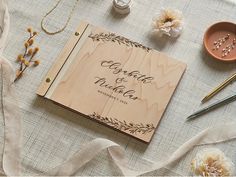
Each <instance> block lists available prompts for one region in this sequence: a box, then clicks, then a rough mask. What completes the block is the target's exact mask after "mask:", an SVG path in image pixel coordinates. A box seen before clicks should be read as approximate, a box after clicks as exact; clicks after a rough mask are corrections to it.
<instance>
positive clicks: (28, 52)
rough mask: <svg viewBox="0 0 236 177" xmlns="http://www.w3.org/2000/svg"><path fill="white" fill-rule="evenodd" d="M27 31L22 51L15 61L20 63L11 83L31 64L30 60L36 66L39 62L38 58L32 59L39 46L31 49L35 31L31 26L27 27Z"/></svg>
mask: <svg viewBox="0 0 236 177" xmlns="http://www.w3.org/2000/svg"><path fill="white" fill-rule="evenodd" d="M27 31H28V33H29V37H28V39H27V40H26V42H25V43H24V47H25V49H24V53H23V54H20V55H18V57H17V61H18V62H19V63H20V66H19V70H17V73H16V78H15V79H14V81H13V83H14V82H16V81H17V80H18V79H19V78H20V77H21V76H22V74H23V72H24V71H25V70H26V69H27V68H28V67H29V66H31V65H32V62H34V66H37V65H38V64H39V60H35V61H33V58H34V56H35V55H36V53H37V52H38V51H39V48H38V47H36V48H34V49H33V47H32V45H33V43H34V40H33V38H34V37H35V36H36V35H37V32H35V31H32V29H31V28H28V29H27Z"/></svg>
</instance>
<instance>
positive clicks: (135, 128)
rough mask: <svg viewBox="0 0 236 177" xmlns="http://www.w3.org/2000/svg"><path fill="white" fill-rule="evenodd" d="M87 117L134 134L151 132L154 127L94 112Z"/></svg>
mask: <svg viewBox="0 0 236 177" xmlns="http://www.w3.org/2000/svg"><path fill="white" fill-rule="evenodd" d="M89 117H90V118H92V119H95V120H98V121H100V122H102V123H104V124H106V125H109V126H111V127H113V128H115V129H118V130H121V131H129V132H130V133H131V134H136V133H141V134H147V133H150V132H152V131H153V130H154V129H155V127H154V125H153V124H142V123H139V124H135V123H128V122H126V121H125V120H123V121H120V120H117V119H113V118H108V117H102V116H100V115H99V114H97V113H95V112H94V113H93V114H91V115H89Z"/></svg>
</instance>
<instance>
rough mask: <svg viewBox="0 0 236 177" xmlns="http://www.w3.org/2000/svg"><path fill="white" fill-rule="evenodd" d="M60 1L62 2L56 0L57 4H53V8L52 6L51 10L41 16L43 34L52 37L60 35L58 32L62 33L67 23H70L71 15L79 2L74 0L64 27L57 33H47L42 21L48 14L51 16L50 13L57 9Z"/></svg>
mask: <svg viewBox="0 0 236 177" xmlns="http://www.w3.org/2000/svg"><path fill="white" fill-rule="evenodd" d="M61 1H62V0H58V1H57V3H56V4H55V6H53V7H52V9H51V10H49V11H48V12H47V13H46V14H45V15H44V16H43V18H42V20H41V28H42V30H43V31H44V32H45V33H47V34H49V35H54V34H57V33H60V32H62V31H64V29H65V28H66V27H67V25H68V23H69V21H70V19H71V17H72V14H73V12H74V10H75V7H76V5H77V3H78V1H79V0H75V3H74V6H73V7H72V9H71V11H70V14H69V17H68V19H67V21H66V23H65V25H64V26H63V27H62V28H61V29H59V30H57V31H49V30H47V29H46V27H45V26H44V20H45V18H46V17H47V16H48V15H49V14H51V13H52V12H53V11H54V10H55V9H56V8H57V6H58V5H59V4H60V2H61Z"/></svg>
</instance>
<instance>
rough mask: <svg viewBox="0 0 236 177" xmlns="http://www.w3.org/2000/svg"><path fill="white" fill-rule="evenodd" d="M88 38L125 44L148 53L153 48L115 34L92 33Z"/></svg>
mask: <svg viewBox="0 0 236 177" xmlns="http://www.w3.org/2000/svg"><path fill="white" fill-rule="evenodd" d="M88 37H89V38H91V39H92V40H93V41H103V42H105V41H110V42H116V43H118V44H119V45H121V44H125V45H126V46H129V47H136V48H141V49H144V50H146V51H147V52H149V51H150V50H151V48H149V47H146V46H144V45H142V44H140V43H138V42H134V41H131V40H129V39H128V38H125V37H122V36H118V35H116V34H115V33H102V32H101V33H98V34H93V33H91V34H90V35H89V36H88Z"/></svg>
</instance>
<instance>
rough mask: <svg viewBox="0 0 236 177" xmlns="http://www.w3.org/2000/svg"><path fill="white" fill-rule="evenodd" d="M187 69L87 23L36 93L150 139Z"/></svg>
mask: <svg viewBox="0 0 236 177" xmlns="http://www.w3.org/2000/svg"><path fill="white" fill-rule="evenodd" d="M185 68H186V65H185V64H184V63H182V62H180V61H177V60H175V59H172V58H170V57H168V56H166V55H165V54H163V53H160V52H157V51H155V50H153V49H150V48H149V47H145V46H143V45H142V44H140V43H137V42H134V41H132V40H129V39H127V38H125V37H122V36H120V35H117V34H115V33H111V32H108V31H106V30H104V29H102V28H99V27H95V26H92V25H90V24H88V23H85V22H83V23H81V24H80V26H79V28H78V30H77V31H76V32H75V34H74V35H73V36H72V37H71V39H70V40H69V42H68V43H67V44H66V46H65V48H64V49H63V51H62V52H61V54H60V55H59V56H58V58H57V60H56V62H55V64H54V65H53V66H52V68H51V69H50V71H49V72H48V74H47V75H46V77H45V78H44V80H43V82H42V84H41V85H40V87H39V89H38V91H37V94H38V95H41V96H44V97H45V98H47V99H50V100H52V101H54V102H56V103H59V104H61V105H63V106H64V107H66V108H69V109H70V110H74V111H76V112H79V113H81V114H83V115H85V117H87V118H90V119H92V120H96V121H98V122H100V123H102V124H105V125H107V126H109V127H112V128H114V129H116V130H119V131H121V132H124V133H126V134H129V135H131V136H133V137H135V138H138V139H140V140H142V141H144V142H147V143H148V142H150V140H151V138H152V136H153V134H154V132H155V129H156V128H157V126H158V123H159V121H160V119H161V117H162V115H163V113H164V111H165V109H166V107H167V105H168V103H169V101H170V99H171V96H172V95H173V92H174V90H175V88H176V87H177V85H178V82H179V81H180V78H181V76H182V74H183V72H184V70H185Z"/></svg>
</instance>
